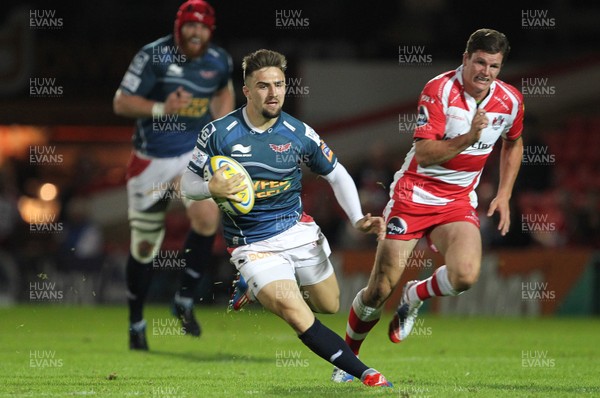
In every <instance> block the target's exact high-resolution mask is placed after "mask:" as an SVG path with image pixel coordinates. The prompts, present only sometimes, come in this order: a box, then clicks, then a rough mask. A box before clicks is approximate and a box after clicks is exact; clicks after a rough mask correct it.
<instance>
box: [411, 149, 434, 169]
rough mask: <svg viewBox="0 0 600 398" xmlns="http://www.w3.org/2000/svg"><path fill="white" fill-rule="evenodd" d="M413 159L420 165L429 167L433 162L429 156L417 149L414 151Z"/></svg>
mask: <svg viewBox="0 0 600 398" xmlns="http://www.w3.org/2000/svg"><path fill="white" fill-rule="evenodd" d="M415 161H416V162H417V164H418V165H419V166H420V167H429V166H431V165H433V164H435V163H434V162H433V160H432V159H431V156H428V155H427V154H424V153H422V152H418V151H417V152H415Z"/></svg>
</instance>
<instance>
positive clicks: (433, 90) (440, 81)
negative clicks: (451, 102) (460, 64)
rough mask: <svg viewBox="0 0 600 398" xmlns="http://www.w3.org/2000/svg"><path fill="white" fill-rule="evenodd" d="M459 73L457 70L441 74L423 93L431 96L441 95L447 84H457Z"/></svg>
mask: <svg viewBox="0 0 600 398" xmlns="http://www.w3.org/2000/svg"><path fill="white" fill-rule="evenodd" d="M457 73H458V72H457V70H450V71H447V72H444V73H440V74H439V75H437V76H435V77H434V78H433V79H431V80H429V81H428V82H427V83H426V84H425V87H424V88H423V92H424V93H428V94H431V95H441V94H442V91H443V90H444V88H445V87H446V85H447V84H449V83H450V84H451V83H453V82H456V80H457Z"/></svg>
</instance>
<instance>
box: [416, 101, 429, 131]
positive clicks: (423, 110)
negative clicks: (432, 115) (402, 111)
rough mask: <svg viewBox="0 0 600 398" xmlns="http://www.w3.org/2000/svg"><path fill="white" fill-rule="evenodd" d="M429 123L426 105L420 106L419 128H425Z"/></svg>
mask: <svg viewBox="0 0 600 398" xmlns="http://www.w3.org/2000/svg"><path fill="white" fill-rule="evenodd" d="M428 122H429V111H428V110H427V107H426V106H425V105H419V116H418V117H417V127H421V126H425V125H426V124H427V123H428Z"/></svg>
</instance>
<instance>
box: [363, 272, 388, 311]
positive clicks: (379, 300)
mask: <svg viewBox="0 0 600 398" xmlns="http://www.w3.org/2000/svg"><path fill="white" fill-rule="evenodd" d="M392 290H393V289H392V286H391V284H390V282H389V281H388V280H387V279H385V278H384V279H382V280H379V281H378V282H377V283H376V284H375V285H373V286H372V287H371V286H369V287H367V290H365V292H364V293H363V302H364V303H365V304H366V305H368V306H369V307H374V308H379V307H381V306H382V305H383V303H385V301H386V300H387V299H388V298H389V297H390V295H391V294H392Z"/></svg>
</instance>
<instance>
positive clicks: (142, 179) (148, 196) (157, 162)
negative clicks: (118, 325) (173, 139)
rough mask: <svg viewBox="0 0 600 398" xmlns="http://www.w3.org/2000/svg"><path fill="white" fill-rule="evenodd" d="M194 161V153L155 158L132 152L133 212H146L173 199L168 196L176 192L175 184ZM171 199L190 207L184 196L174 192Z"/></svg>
mask: <svg viewBox="0 0 600 398" xmlns="http://www.w3.org/2000/svg"><path fill="white" fill-rule="evenodd" d="M191 158H192V152H191V151H190V152H187V153H184V154H183V155H179V156H177V157H172V158H151V157H148V156H144V155H141V154H140V153H137V152H135V151H134V152H132V154H131V159H130V160H129V165H128V166H127V175H128V177H127V199H128V203H129V208H130V209H133V210H137V211H144V210H146V209H148V208H150V207H152V205H153V204H155V203H156V202H158V201H159V200H160V199H161V198H163V197H166V198H169V195H168V194H167V193H166V192H167V191H169V190H172V189H173V188H174V186H175V184H174V183H175V181H177V178H178V177H180V176H181V175H182V174H183V172H184V171H185V170H186V168H187V165H188V163H189V161H190V159H191ZM170 195H171V196H170V197H171V198H173V197H178V198H182V199H183V203H184V204H185V205H186V207H187V206H188V205H189V201H188V200H187V198H184V197H183V196H182V195H181V193H180V192H176V193H175V192H173V193H171V194H170Z"/></svg>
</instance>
